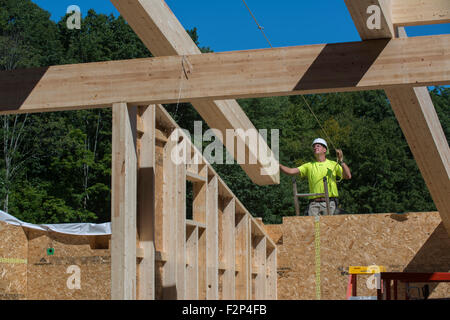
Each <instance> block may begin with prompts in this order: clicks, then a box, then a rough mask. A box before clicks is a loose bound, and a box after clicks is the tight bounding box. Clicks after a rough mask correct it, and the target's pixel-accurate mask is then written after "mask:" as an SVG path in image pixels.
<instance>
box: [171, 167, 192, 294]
mask: <svg viewBox="0 0 450 320" xmlns="http://www.w3.org/2000/svg"><path fill="white" fill-rule="evenodd" d="M175 167H176V174H177V183H176V185H177V188H176V192H177V201H176V203H174V204H172V205H174V206H176V220H177V228H176V233H175V234H171V235H169V236H170V237H174V236H175V238H176V239H177V240H176V241H177V249H176V250H177V267H176V272H177V300H183V299H187V297H186V294H187V290H186V284H187V280H186V279H187V277H186V276H187V274H186V165H185V164H183V163H182V164H179V165H176V166H175ZM197 236H198V235H197ZM197 244H198V240H197Z"/></svg>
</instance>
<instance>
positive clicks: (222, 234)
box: [219, 198, 236, 300]
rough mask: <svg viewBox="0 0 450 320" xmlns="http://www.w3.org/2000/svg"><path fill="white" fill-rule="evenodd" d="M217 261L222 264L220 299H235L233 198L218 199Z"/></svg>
mask: <svg viewBox="0 0 450 320" xmlns="http://www.w3.org/2000/svg"><path fill="white" fill-rule="evenodd" d="M219 201H220V208H219V261H220V263H222V264H223V265H224V267H223V268H224V272H223V273H221V274H220V275H219V277H220V278H221V281H220V282H221V284H222V290H220V295H219V298H220V299H221V300H234V299H235V250H236V248H235V221H234V216H235V198H231V199H220V200H219Z"/></svg>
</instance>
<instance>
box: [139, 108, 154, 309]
mask: <svg viewBox="0 0 450 320" xmlns="http://www.w3.org/2000/svg"><path fill="white" fill-rule="evenodd" d="M138 114H139V119H140V121H138V131H139V132H141V134H142V136H141V137H140V143H139V153H138V154H139V158H138V164H139V169H138V190H137V199H138V200H137V205H138V210H137V226H138V231H137V232H138V239H139V246H140V247H141V248H142V249H143V251H144V257H143V258H142V260H141V261H140V263H139V264H138V265H137V269H138V270H137V271H138V272H137V273H138V275H139V277H138V280H137V281H138V283H137V298H138V299H139V300H154V299H155V243H154V241H155V106H154V105H152V106H148V107H139V109H138Z"/></svg>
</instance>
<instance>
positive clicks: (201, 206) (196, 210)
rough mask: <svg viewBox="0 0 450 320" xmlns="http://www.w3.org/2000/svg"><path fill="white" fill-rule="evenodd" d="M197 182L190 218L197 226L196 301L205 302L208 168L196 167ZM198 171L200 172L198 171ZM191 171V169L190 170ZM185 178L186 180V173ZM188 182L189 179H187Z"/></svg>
mask: <svg viewBox="0 0 450 320" xmlns="http://www.w3.org/2000/svg"><path fill="white" fill-rule="evenodd" d="M195 169H196V171H197V172H198V174H196V176H197V177H198V179H199V181H196V182H194V183H193V203H192V216H193V218H194V220H195V223H196V225H197V226H198V229H199V230H198V299H199V300H206V290H207V289H206V287H207V284H206V283H207V267H206V260H207V251H206V249H207V248H206V242H207V239H206V232H205V230H206V228H207V224H206V223H207V218H206V215H207V197H208V195H207V189H208V186H207V181H208V167H207V166H206V165H201V166H200V165H196V168H195ZM199 169H200V170H199ZM191 170H192V168H191ZM186 178H187V179H188V176H187V172H186ZM188 180H189V179H188Z"/></svg>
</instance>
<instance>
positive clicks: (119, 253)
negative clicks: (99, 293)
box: [111, 103, 137, 300]
mask: <svg viewBox="0 0 450 320" xmlns="http://www.w3.org/2000/svg"><path fill="white" fill-rule="evenodd" d="M112 109H113V110H112V116H113V125H112V128H113V129H112V130H113V131H112V174H111V176H112V177H111V178H112V182H111V186H112V190H111V229H112V236H111V299H113V300H134V299H136V205H137V203H136V198H137V196H136V192H137V181H136V175H137V174H136V172H137V156H136V107H128V106H127V104H126V103H115V104H114V105H113V108H112Z"/></svg>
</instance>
